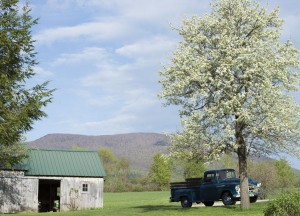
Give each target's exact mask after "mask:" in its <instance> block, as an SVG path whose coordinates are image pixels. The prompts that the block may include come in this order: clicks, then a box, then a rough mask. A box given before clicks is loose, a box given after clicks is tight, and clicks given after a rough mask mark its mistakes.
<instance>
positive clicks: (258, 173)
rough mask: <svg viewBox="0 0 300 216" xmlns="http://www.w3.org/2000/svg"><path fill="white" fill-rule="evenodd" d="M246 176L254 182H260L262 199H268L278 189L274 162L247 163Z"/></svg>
mask: <svg viewBox="0 0 300 216" xmlns="http://www.w3.org/2000/svg"><path fill="white" fill-rule="evenodd" d="M248 174H249V176H250V177H251V178H253V179H254V180H257V181H260V182H261V188H262V190H263V194H262V197H263V198H267V197H269V195H270V194H272V193H273V191H274V190H276V189H277V188H278V187H279V184H278V183H279V182H278V174H277V170H276V167H275V162H274V161H271V160H268V161H262V162H253V161H248Z"/></svg>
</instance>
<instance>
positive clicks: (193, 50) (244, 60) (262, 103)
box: [160, 0, 300, 209]
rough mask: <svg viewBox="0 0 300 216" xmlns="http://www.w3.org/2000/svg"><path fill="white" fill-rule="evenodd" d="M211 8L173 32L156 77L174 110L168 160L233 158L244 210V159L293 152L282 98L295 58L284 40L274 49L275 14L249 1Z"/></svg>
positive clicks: (293, 108)
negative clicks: (176, 39)
mask: <svg viewBox="0 0 300 216" xmlns="http://www.w3.org/2000/svg"><path fill="white" fill-rule="evenodd" d="M211 6H212V12H211V13H210V14H207V15H205V16H203V17H197V16H193V17H192V18H191V19H186V20H184V22H183V26H182V27H181V28H180V29H178V33H179V34H180V35H181V36H182V37H183V40H182V41H181V42H180V44H179V47H178V49H177V50H176V51H175V52H174V53H173V56H172V58H171V62H170V64H168V65H166V66H165V67H164V70H163V71H162V72H161V73H160V75H161V80H160V83H161V85H162V92H161V94H160V97H161V98H164V99H165V102H164V105H179V106H181V110H180V116H181V118H182V125H183V131H181V132H178V133H177V134H176V135H174V137H173V143H174V144H173V149H172V152H173V154H177V155H181V156H184V157H200V158H201V157H205V158H206V159H208V160H209V159H217V158H219V157H220V155H222V154H223V153H224V152H236V153H237V155H238V161H239V173H240V179H241V208H243V209H246V208H249V207H250V204H249V198H248V175H247V157H248V154H249V153H257V154H274V153H278V152H285V153H288V154H297V152H296V151H295V150H296V148H295V147H298V146H299V138H300V133H299V123H300V121H299V120H300V119H299V116H300V109H299V108H300V107H299V106H298V105H296V104H295V103H294V102H293V101H292V99H293V98H292V96H291V94H290V92H291V91H296V90H297V85H298V84H299V74H298V71H297V69H299V66H300V62H299V59H298V57H299V56H298V55H299V53H298V51H297V50H296V49H295V48H294V46H293V44H292V43H291V42H290V41H287V42H285V43H280V40H279V37H280V29H281V26H282V23H283V21H282V20H281V19H279V10H278V9H274V10H272V11H271V12H268V10H267V8H266V7H262V6H261V5H260V4H259V3H258V2H256V1H251V0H216V1H215V2H214V3H213V4H211Z"/></svg>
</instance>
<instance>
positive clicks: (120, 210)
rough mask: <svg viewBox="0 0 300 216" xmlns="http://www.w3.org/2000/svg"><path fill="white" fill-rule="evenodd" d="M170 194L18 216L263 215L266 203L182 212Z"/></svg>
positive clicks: (111, 198) (113, 198) (110, 197)
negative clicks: (79, 208) (76, 209)
mask: <svg viewBox="0 0 300 216" xmlns="http://www.w3.org/2000/svg"><path fill="white" fill-rule="evenodd" d="M168 199H169V192H132V193H105V196H104V208H103V209H93V210H84V211H72V212H61V213H57V212H55V213H51V212H49V213H40V214H38V213H34V214H18V216H21V215H22V216H37V215H42V216H69V215H70V216H71V215H72V216H73V215H74V216H94V215H95V216H96V215H109V216H114V215H116V216H117V215H118V216H119V215H130V216H132V215H141V214H142V215H150V216H151V215H152V216H159V215H168V216H169V215H170V216H172V215H174V216H176V215H178V216H179V215H188V216H189V215H197V216H199V215H230V216H234V215H263V209H265V208H266V206H267V204H266V203H255V204H252V205H251V209H250V210H247V211H241V210H240V206H239V205H235V206H230V207H225V206H215V207H202V205H194V206H193V207H192V208H190V209H182V208H181V206H180V203H170V202H169V200H168Z"/></svg>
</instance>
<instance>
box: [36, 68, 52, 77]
mask: <svg viewBox="0 0 300 216" xmlns="http://www.w3.org/2000/svg"><path fill="white" fill-rule="evenodd" d="M33 71H34V72H35V73H36V75H37V76H38V77H39V78H40V79H43V78H50V77H53V76H54V73H53V72H52V71H49V70H46V69H44V68H42V67H40V66H35V67H34V68H33Z"/></svg>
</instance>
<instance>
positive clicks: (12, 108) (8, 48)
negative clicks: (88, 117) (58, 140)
mask: <svg viewBox="0 0 300 216" xmlns="http://www.w3.org/2000/svg"><path fill="white" fill-rule="evenodd" d="M30 11H31V10H30V8H29V6H28V3H26V4H25V6H24V7H22V8H20V6H19V2H18V0H3V1H0V155H1V156H0V164H3V165H5V166H11V165H13V164H15V163H17V162H19V161H20V160H21V159H22V158H24V156H25V155H26V154H25V153H26V152H25V148H24V146H23V145H22V141H23V135H24V133H25V132H27V131H29V130H31V129H32V124H33V122H34V121H36V120H40V119H41V118H42V117H45V116H46V113H45V112H44V111H43V110H42V108H43V107H45V106H46V105H47V104H48V103H49V102H50V100H51V96H52V90H47V82H45V83H42V84H37V85H33V86H32V87H29V85H28V83H27V82H28V81H29V79H31V78H33V77H34V75H35V73H34V71H33V68H34V66H35V65H36V64H37V61H36V59H35V56H36V52H35V50H34V45H33V43H34V41H33V39H32V36H31V28H32V26H33V25H35V24H37V20H36V19H33V18H32V17H31V16H30ZM26 84H27V85H26Z"/></svg>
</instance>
